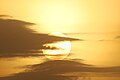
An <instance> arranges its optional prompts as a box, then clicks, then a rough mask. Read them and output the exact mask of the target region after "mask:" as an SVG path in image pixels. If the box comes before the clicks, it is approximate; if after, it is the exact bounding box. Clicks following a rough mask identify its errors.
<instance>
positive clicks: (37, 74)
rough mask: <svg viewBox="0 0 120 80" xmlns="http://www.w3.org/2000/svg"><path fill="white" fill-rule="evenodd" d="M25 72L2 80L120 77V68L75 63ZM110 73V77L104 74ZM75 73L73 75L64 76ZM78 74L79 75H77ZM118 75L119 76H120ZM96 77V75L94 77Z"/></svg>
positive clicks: (49, 63)
mask: <svg viewBox="0 0 120 80" xmlns="http://www.w3.org/2000/svg"><path fill="white" fill-rule="evenodd" d="M27 68H29V69H28V70H26V71H25V72H21V73H17V74H14V75H12V76H8V77H1V78H0V80H77V79H78V77H83V78H84V77H90V75H91V73H92V72H93V74H94V72H96V73H99V72H100V73H101V72H102V73H103V75H102V76H107V77H108V76H109V77H110V76H113V75H114V76H115V75H116V73H117V74H119V75H120V73H119V72H120V67H102V68H101V67H99V68H98V67H95V66H91V65H87V64H83V63H80V62H75V61H68V60H55V61H47V62H44V63H41V64H37V65H33V66H28V67H27ZM106 72H109V74H108V75H105V74H104V73H106ZM65 73H73V74H71V75H67V74H66V75H63V74H65ZM75 73H77V75H75ZM119 75H118V76H119ZM93 76H94V75H93Z"/></svg>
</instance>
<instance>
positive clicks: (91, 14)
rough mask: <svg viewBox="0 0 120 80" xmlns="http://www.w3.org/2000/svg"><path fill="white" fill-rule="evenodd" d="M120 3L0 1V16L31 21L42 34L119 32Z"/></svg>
mask: <svg viewBox="0 0 120 80" xmlns="http://www.w3.org/2000/svg"><path fill="white" fill-rule="evenodd" d="M119 3H120V1H119V0H30V1H29V0H17V1H16V0H9V1H8V0H0V6H1V7H0V14H4V15H10V16H13V18H16V19H20V20H25V21H30V22H33V23H36V24H37V25H36V26H34V27H32V28H34V29H36V30H37V31H39V32H43V33H50V32H54V31H58V32H67V33H76V32H119V30H120V27H119V26H120V23H119V21H120V15H119V14H120V9H119V8H120V5H119Z"/></svg>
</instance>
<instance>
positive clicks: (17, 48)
mask: <svg viewBox="0 0 120 80" xmlns="http://www.w3.org/2000/svg"><path fill="white" fill-rule="evenodd" d="M1 16H6V15H1ZM32 25H35V23H31V22H26V21H22V20H16V19H3V18H0V57H13V56H14V57H15V56H17V57H19V56H20V57H22V56H23V57H24V56H30V55H31V56H35V55H36V56H38V54H35V53H41V51H40V49H46V47H45V46H43V44H47V43H53V42H57V41H64V40H70V41H74V40H80V39H75V38H69V37H57V36H51V35H48V34H42V33H40V34H38V33H36V32H35V31H33V30H32V29H30V28H29V26H32ZM40 55H41V54H40Z"/></svg>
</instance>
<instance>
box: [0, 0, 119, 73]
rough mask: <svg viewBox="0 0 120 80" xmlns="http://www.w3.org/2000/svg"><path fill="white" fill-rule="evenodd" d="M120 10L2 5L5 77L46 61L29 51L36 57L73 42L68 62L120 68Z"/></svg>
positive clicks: (82, 3) (87, 1) (92, 4)
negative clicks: (42, 51) (53, 44)
mask: <svg viewBox="0 0 120 80" xmlns="http://www.w3.org/2000/svg"><path fill="white" fill-rule="evenodd" d="M119 4H120V0H0V39H1V40H0V44H1V45H0V53H1V54H0V57H1V56H2V57H3V58H2V59H0V63H3V65H2V66H1V67H0V68H1V69H2V72H3V74H0V75H7V74H10V73H13V72H15V70H16V71H18V72H19V71H21V70H20V69H14V68H16V67H21V65H22V67H23V66H26V65H29V64H30V65H31V64H33V65H34V64H38V63H40V60H43V61H44V59H40V58H41V57H43V55H39V57H38V54H29V50H31V51H30V53H36V52H39V51H38V50H39V49H44V48H45V47H43V46H42V45H43V44H45V43H50V42H54V41H57V40H61V41H62V40H68V39H69V40H71V41H73V42H72V43H71V46H70V47H71V52H70V54H71V56H70V57H68V58H70V59H80V60H83V62H84V63H86V64H92V65H95V66H120V61H119V56H120V54H119V53H120V51H119V47H120V5H119ZM4 23H6V24H4ZM16 26H17V27H16ZM27 26H29V28H28V27H27ZM10 27H11V28H10ZM30 28H31V29H32V30H31V29H30ZM33 30H34V31H36V32H37V33H39V34H36V33H34V31H33ZM51 32H61V33H64V34H65V35H66V36H67V38H64V37H53V36H50V35H48V34H49V33H51ZM43 33H45V34H43ZM13 35H14V36H13ZM1 36H2V37H1ZM2 39H3V40H2ZM4 39H5V40H4ZM78 39H80V40H79V41H74V40H78ZM26 44H27V45H26ZM18 45H19V47H18ZM6 46H7V47H6ZM48 49H49V47H48ZM21 51H22V52H21ZM4 52H5V53H4ZM25 53H26V54H25ZM4 56H5V57H8V59H7V60H6V59H4ZM21 56H22V58H17V59H16V58H15V59H14V58H13V59H9V58H11V57H21ZM26 56H27V58H24V57H26ZM30 56H33V57H35V56H37V57H36V58H35V59H34V60H33V58H30ZM8 60H9V61H8ZM23 61H25V63H23V64H22V62H23ZM19 62H20V64H19ZM53 62H54V61H53ZM55 62H57V61H55ZM63 62H64V61H63ZM65 62H67V61H65ZM71 63H74V62H71ZM11 64H13V65H11ZM43 64H44V63H43ZM50 64H51V63H50ZM8 66H10V67H8ZM38 66H39V65H38ZM40 66H41V65H40ZM74 67H75V66H74ZM33 68H34V66H33ZM22 70H23V69H22ZM18 75H19V74H18Z"/></svg>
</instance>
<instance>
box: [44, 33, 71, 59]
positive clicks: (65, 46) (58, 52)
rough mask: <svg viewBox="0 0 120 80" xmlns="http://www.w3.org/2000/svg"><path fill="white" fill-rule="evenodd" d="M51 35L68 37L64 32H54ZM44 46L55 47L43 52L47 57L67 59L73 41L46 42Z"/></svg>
mask: <svg viewBox="0 0 120 80" xmlns="http://www.w3.org/2000/svg"><path fill="white" fill-rule="evenodd" d="M49 35H53V36H60V37H66V36H65V35H64V34H62V33H60V32H52V33H50V34H49ZM43 46H46V47H50V48H55V49H44V50H42V51H43V54H44V55H45V57H46V58H48V59H52V60H63V59H65V58H66V57H67V56H68V55H69V53H70V50H71V42H70V41H59V42H54V43H50V44H44V45H43Z"/></svg>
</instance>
